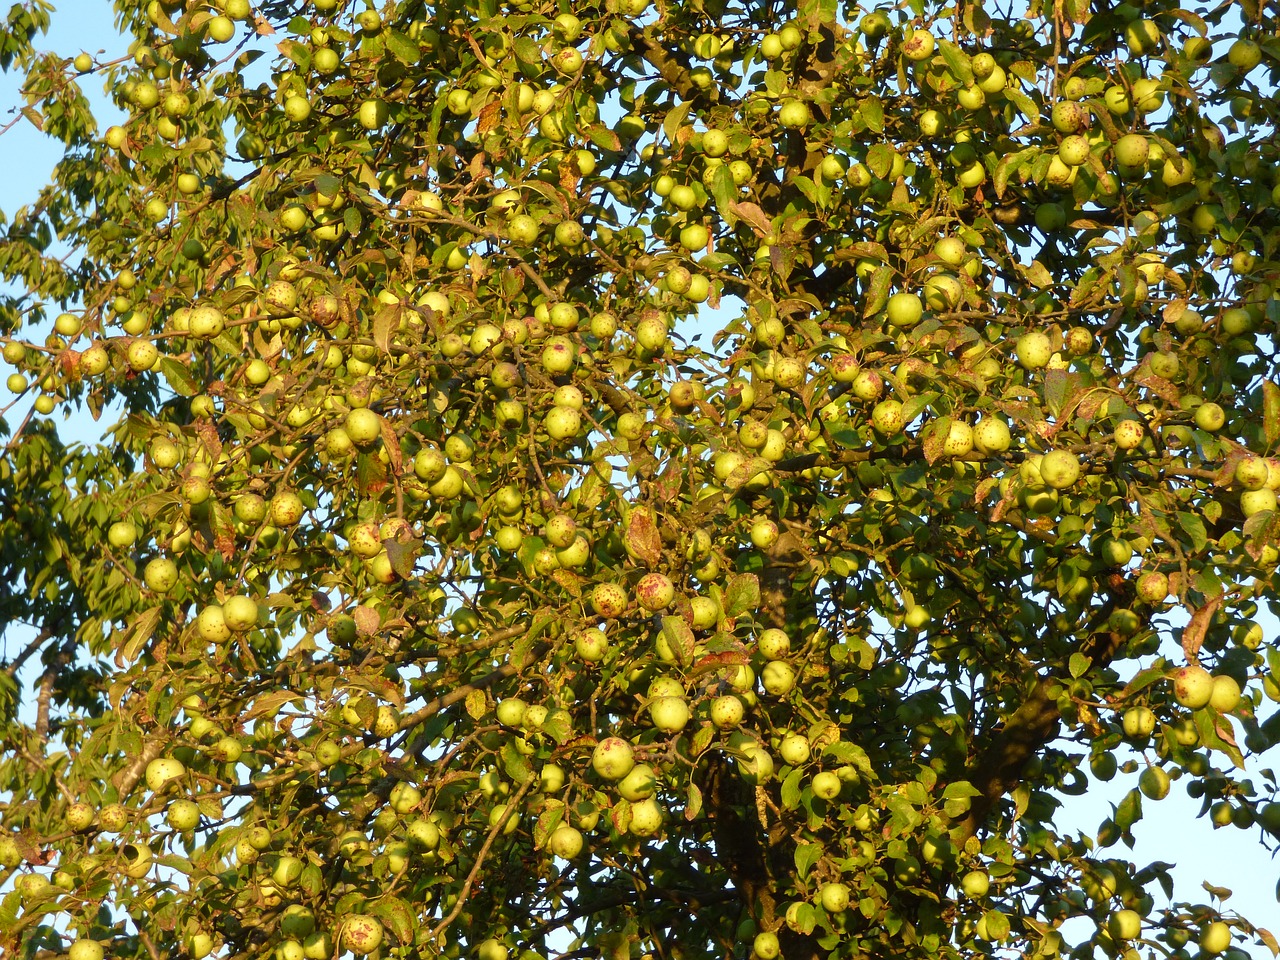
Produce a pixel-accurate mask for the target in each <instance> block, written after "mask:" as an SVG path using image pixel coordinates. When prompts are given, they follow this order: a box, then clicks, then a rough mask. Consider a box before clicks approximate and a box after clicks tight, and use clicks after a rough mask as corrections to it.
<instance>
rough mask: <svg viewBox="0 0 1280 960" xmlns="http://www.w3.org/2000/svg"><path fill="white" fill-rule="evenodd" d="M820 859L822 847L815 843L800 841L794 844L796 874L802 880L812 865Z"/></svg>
mask: <svg viewBox="0 0 1280 960" xmlns="http://www.w3.org/2000/svg"><path fill="white" fill-rule="evenodd" d="M821 859H822V847H821V846H820V845H819V844H816V843H805V842H804V841H801V842H800V843H797V844H796V852H795V861H796V875H797V876H798V877H799V878H800V879H801V880H803V879H804V878H805V877H807V876H808V875H809V871H810V870H811V869H813V865H814V864H815V863H817V862H818V861H819V860H821Z"/></svg>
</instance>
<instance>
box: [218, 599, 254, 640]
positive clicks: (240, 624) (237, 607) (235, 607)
mask: <svg viewBox="0 0 1280 960" xmlns="http://www.w3.org/2000/svg"><path fill="white" fill-rule="evenodd" d="M222 618H223V620H224V622H225V623H226V625H227V626H228V627H229V628H230V629H231V631H232V632H234V633H244V632H245V631H246V630H250V629H252V628H253V627H256V626H257V625H258V604H257V602H256V601H254V600H253V599H252V598H251V597H244V596H235V597H228V598H227V600H226V602H225V603H223V604H222Z"/></svg>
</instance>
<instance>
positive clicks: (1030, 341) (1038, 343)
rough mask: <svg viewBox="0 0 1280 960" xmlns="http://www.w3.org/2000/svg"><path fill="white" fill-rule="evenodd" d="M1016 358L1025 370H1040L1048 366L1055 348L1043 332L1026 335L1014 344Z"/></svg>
mask: <svg viewBox="0 0 1280 960" xmlns="http://www.w3.org/2000/svg"><path fill="white" fill-rule="evenodd" d="M1013 349H1014V356H1016V357H1017V360H1018V363H1019V364H1020V365H1021V366H1022V367H1023V369H1025V370H1040V369H1042V368H1043V367H1045V366H1047V365H1048V363H1049V358H1050V357H1051V356H1052V355H1053V346H1052V344H1051V343H1050V342H1049V337H1048V335H1047V334H1045V333H1044V332H1043V331H1040V330H1032V331H1030V332H1029V333H1024V334H1023V335H1022V336H1020V337H1019V338H1018V339H1017V341H1016V343H1015V344H1014V348H1013Z"/></svg>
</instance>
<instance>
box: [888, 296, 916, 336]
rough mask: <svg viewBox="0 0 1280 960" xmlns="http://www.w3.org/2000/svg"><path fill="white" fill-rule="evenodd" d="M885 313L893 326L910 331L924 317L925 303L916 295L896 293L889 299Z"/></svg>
mask: <svg viewBox="0 0 1280 960" xmlns="http://www.w3.org/2000/svg"><path fill="white" fill-rule="evenodd" d="M885 313H886V315H887V316H888V318H889V323H891V324H892V325H893V326H895V327H900V328H903V329H910V328H911V327H914V326H915V325H916V324H917V323H919V322H920V318H921V317H922V316H924V303H923V302H922V301H921V300H920V297H919V296H917V295H916V294H914V293H905V292H904V293H895V294H894V295H893V296H891V297H890V298H889V304H888V306H887V307H886V308H885Z"/></svg>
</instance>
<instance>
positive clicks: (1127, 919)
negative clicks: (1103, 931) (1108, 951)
mask: <svg viewBox="0 0 1280 960" xmlns="http://www.w3.org/2000/svg"><path fill="white" fill-rule="evenodd" d="M1107 932H1108V933H1110V934H1111V936H1112V937H1113V938H1114V939H1116V940H1136V939H1138V937H1139V936H1141V935H1142V915H1141V914H1140V913H1138V912H1137V911H1136V910H1127V909H1126V910H1117V911H1116V912H1115V913H1113V914H1111V916H1109V917H1108V918H1107Z"/></svg>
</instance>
